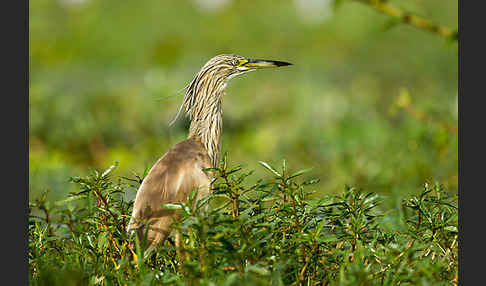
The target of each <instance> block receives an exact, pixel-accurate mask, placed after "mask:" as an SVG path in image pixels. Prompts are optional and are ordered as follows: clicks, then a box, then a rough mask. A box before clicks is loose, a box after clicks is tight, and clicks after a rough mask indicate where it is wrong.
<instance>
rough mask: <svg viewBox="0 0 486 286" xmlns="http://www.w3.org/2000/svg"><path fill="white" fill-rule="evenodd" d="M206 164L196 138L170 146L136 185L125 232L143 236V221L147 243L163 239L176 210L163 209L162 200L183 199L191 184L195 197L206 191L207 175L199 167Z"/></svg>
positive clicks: (172, 201) (208, 179) (199, 196)
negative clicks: (146, 227) (133, 232)
mask: <svg viewBox="0 0 486 286" xmlns="http://www.w3.org/2000/svg"><path fill="white" fill-rule="evenodd" d="M209 167H211V164H210V159H209V157H208V155H207V153H206V149H205V148H204V146H203V145H202V144H201V143H200V142H199V141H198V140H196V139H192V138H190V139H187V140H184V141H182V142H180V143H178V144H176V145H175V146H173V147H172V148H171V149H170V150H169V151H167V153H165V154H164V155H163V156H162V157H161V158H160V159H159V160H158V161H157V162H156V163H155V165H154V166H153V167H152V168H151V169H150V171H149V173H148V174H147V176H146V177H145V178H144V180H143V182H142V184H141V185H140V187H139V189H138V192H137V195H136V197H135V203H134V205H133V212H132V217H131V219H130V223H129V225H128V232H131V231H136V232H137V234H138V235H139V237H143V235H144V233H145V227H144V225H149V230H148V236H147V242H148V244H149V245H156V244H159V243H161V242H163V241H164V240H165V238H167V236H168V235H169V233H170V230H169V227H170V224H172V222H173V220H174V218H176V216H177V215H178V212H177V211H171V210H167V209H165V208H163V207H162V204H167V203H177V202H184V201H186V199H187V197H188V195H189V194H190V193H191V192H192V190H194V188H198V194H197V197H196V200H197V199H200V198H202V197H204V196H206V195H208V193H209V190H210V178H209V176H208V175H207V174H206V173H205V172H204V171H203V169H205V168H209Z"/></svg>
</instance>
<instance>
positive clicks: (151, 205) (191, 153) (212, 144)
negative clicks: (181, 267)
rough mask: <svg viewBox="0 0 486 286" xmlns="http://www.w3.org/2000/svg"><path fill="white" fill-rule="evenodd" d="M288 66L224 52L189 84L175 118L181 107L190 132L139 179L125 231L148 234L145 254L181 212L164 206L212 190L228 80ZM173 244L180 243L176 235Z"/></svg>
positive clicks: (158, 241)
mask: <svg viewBox="0 0 486 286" xmlns="http://www.w3.org/2000/svg"><path fill="white" fill-rule="evenodd" d="M288 65H291V63H288V62H283V61H274V60H261V59H249V58H245V57H242V56H238V55H234V54H222V55H218V56H215V57H213V58H212V59H210V60H209V61H208V62H207V63H206V64H205V65H204V66H203V67H202V68H201V70H200V71H199V72H198V73H197V74H196V76H195V77H194V79H193V80H192V81H191V82H190V84H189V85H188V86H187V90H186V92H185V95H184V99H183V101H182V104H181V105H180V107H179V110H178V112H177V114H176V117H175V118H174V121H175V120H176V119H177V118H178V116H179V114H180V113H181V111H182V110H184V111H185V113H186V115H188V116H189V118H190V120H191V123H190V127H189V135H188V136H187V139H186V140H184V141H182V142H180V143H178V144H176V145H174V146H173V147H172V148H171V149H169V150H168V151H167V152H166V153H165V154H164V155H163V156H162V157H161V158H160V159H159V160H158V161H157V162H156V163H155V164H154V165H153V166H152V168H151V169H150V170H149V172H148V173H147V175H146V176H145V178H144V179H143V180H142V183H141V185H140V187H139V189H138V190H137V194H136V196H135V202H134V204H133V210H132V215H131V218H130V222H129V224H128V227H127V231H128V234H129V235H130V234H132V233H135V234H136V235H137V236H138V237H139V239H141V238H143V237H144V235H146V246H147V251H148V252H150V251H151V250H154V249H155V248H156V247H158V246H160V245H161V244H162V243H163V242H164V241H165V239H166V238H167V237H168V236H169V235H170V234H171V232H172V231H171V225H172V223H173V222H174V220H176V219H178V217H179V216H180V212H178V210H169V209H167V208H165V207H164V206H163V205H164V204H175V203H180V202H186V201H187V198H188V196H189V194H190V193H191V192H192V191H193V190H194V189H195V188H197V194H196V197H195V201H198V200H200V199H202V198H204V197H206V196H207V195H209V193H210V190H211V180H212V176H213V175H212V174H211V173H208V172H205V171H204V170H205V169H207V168H216V167H217V165H218V163H219V157H220V152H221V132H222V123H223V122H222V114H223V110H222V108H221V102H222V98H223V97H224V95H225V93H226V86H227V83H228V81H229V80H230V79H232V78H233V77H235V76H237V75H241V74H244V73H247V72H250V71H255V70H259V69H263V68H271V67H281V66H288ZM175 245H176V247H177V248H179V247H180V245H181V238H180V235H179V234H178V233H176V234H175ZM147 251H146V253H147Z"/></svg>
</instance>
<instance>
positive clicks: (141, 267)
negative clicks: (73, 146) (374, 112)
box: [29, 158, 458, 285]
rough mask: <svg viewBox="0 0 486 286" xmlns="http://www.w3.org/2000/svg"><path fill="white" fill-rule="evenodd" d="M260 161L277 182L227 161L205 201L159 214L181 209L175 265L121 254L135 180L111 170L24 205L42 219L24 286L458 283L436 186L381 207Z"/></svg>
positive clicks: (448, 209)
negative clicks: (50, 199)
mask: <svg viewBox="0 0 486 286" xmlns="http://www.w3.org/2000/svg"><path fill="white" fill-rule="evenodd" d="M261 164H262V165H263V166H264V167H265V168H266V169H267V170H268V171H269V172H270V173H271V174H272V176H273V177H274V178H273V179H272V180H270V181H263V180H262V181H259V182H258V183H256V184H252V185H248V184H247V183H246V182H245V180H246V178H247V177H248V176H249V175H251V172H249V173H247V172H245V170H244V169H242V168H241V167H235V168H230V167H229V166H228V164H227V162H226V158H224V159H223V162H222V163H221V166H220V168H218V169H214V170H213V171H215V172H216V173H217V177H216V181H215V182H214V187H213V194H212V195H211V196H209V197H207V198H206V199H203V200H201V201H198V202H197V203H195V204H194V203H193V200H194V197H195V193H196V191H197V190H195V191H194V192H192V194H191V195H190V196H189V199H188V202H187V204H183V203H181V204H173V205H168V206H167V207H169V208H170V209H179V210H180V211H181V212H182V217H181V219H180V220H179V221H177V222H176V223H175V224H174V230H175V231H178V232H180V233H181V234H183V237H184V243H183V246H182V250H181V254H180V256H179V259H177V256H176V251H175V250H176V249H175V247H174V245H173V243H172V242H171V241H166V242H165V243H164V245H163V246H162V247H161V248H160V249H159V250H158V251H157V252H155V253H152V254H149V255H147V256H146V257H144V256H143V252H144V243H143V241H138V240H136V249H135V250H134V251H135V252H136V254H135V255H133V254H132V252H131V251H130V250H129V249H128V242H129V238H128V237H127V235H126V233H125V227H126V224H127V220H128V218H129V215H130V212H129V211H130V208H131V203H130V202H128V201H126V200H125V199H124V194H125V192H126V190H127V189H129V188H132V187H137V185H138V184H139V183H140V180H141V177H140V176H138V177H134V178H118V179H116V178H113V177H112V176H111V175H110V173H111V172H112V171H113V168H114V167H115V166H112V167H111V168H110V169H108V170H107V171H105V172H103V173H101V172H93V174H91V175H89V176H87V177H84V178H73V179H72V181H73V182H75V183H76V184H77V186H78V187H79V190H78V192H76V193H73V194H71V195H70V196H69V197H68V198H67V199H65V200H63V201H61V202H59V203H55V204H48V203H47V202H46V201H42V200H38V201H36V202H35V203H33V204H31V208H32V209H33V208H37V209H39V210H42V211H43V213H44V215H43V216H42V217H31V219H29V276H30V280H31V285H160V284H163V285H454V281H455V282H456V283H457V236H458V231H457V196H453V195H450V193H448V192H445V191H444V190H443V187H442V186H441V185H439V184H428V183H427V184H425V186H424V187H423V190H422V191H421V192H417V194H416V195H413V196H411V197H410V198H409V199H407V200H404V201H402V202H401V208H399V209H396V210H394V211H389V210H386V209H384V208H382V207H381V205H380V202H381V201H382V198H381V197H380V196H379V195H377V194H374V193H367V192H362V191H359V190H357V189H355V188H352V187H346V188H345V190H344V191H343V192H341V193H340V194H339V195H326V196H320V195H316V189H315V186H314V185H313V184H314V183H316V180H313V179H301V178H302V176H303V174H304V173H305V172H306V171H309V170H303V171H299V172H295V173H292V172H289V170H288V169H287V167H286V164H285V161H284V162H283V166H282V168H281V170H277V169H275V168H273V167H272V166H270V165H268V164H267V163H263V162H262V163H261ZM80 201H84V204H80V203H79V202H80ZM76 202H78V205H77V206H75V205H76ZM207 204H209V205H211V207H210V208H208V210H204V209H205V205H207ZM178 261H179V262H178Z"/></svg>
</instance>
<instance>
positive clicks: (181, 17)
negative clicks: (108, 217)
mask: <svg viewBox="0 0 486 286" xmlns="http://www.w3.org/2000/svg"><path fill="white" fill-rule="evenodd" d="M388 2H389V3H390V4H392V5H395V6H397V7H400V8H402V9H404V10H406V11H410V12H412V13H414V14H416V15H419V16H421V17H424V18H426V19H429V20H430V21H431V22H434V23H438V24H440V25H444V26H448V27H450V28H457V14H458V13H457V9H458V8H457V1H449V0H446V1H441V0H427V1H425V0H410V1H388ZM335 4H336V3H335V2H334V1H332V0H292V1H290V0H288V1H236V0H233V1H232V0H193V1H160V0H145V1H113V0H110V1H109V0H104V1H95V0H35V1H30V3H29V5H30V17H29V28H30V31H29V38H30V43H29V55H30V94H29V109H30V115H29V116H30V119H29V123H30V125H29V138H30V139H29V194H30V198H31V199H33V198H35V197H37V196H38V195H39V194H40V193H41V192H42V191H45V190H50V193H49V196H50V198H51V199H60V198H62V197H63V196H65V194H66V193H68V192H70V191H73V188H74V186H73V184H71V183H69V182H68V178H69V176H75V175H86V174H87V173H88V172H89V171H90V170H91V169H106V168H107V167H109V166H110V165H111V164H113V163H114V162H115V160H118V161H119V163H120V165H119V167H118V169H117V170H116V172H115V175H118V176H124V175H130V174H131V172H132V171H134V172H137V173H143V170H144V169H145V168H146V167H150V166H151V165H152V164H153V163H155V161H156V160H157V159H158V158H159V157H160V156H161V155H163V154H164V153H165V152H166V151H167V150H168V148H170V147H171V146H172V145H174V144H176V143H177V142H179V141H180V140H183V139H184V138H185V137H186V134H187V128H188V125H189V122H188V121H187V119H185V120H178V121H177V122H176V123H175V124H174V125H173V126H171V127H169V126H168V123H169V122H170V121H171V120H172V119H173V118H174V116H175V114H176V111H177V108H178V106H179V104H180V103H181V101H182V97H183V94H182V93H180V94H177V92H178V91H180V90H181V89H182V88H183V87H184V86H185V85H186V84H187V83H188V82H189V81H190V80H191V79H192V77H193V76H194V75H195V74H196V73H197V71H198V70H199V69H200V68H201V67H202V65H203V64H204V63H205V62H206V61H207V60H209V59H210V58H211V57H213V56H215V55H217V54H221V53H236V54H239V55H242V56H246V57H251V58H263V59H275V60H283V61H289V62H292V63H294V65H293V66H291V67H286V68H281V69H274V70H264V71H259V72H254V73H249V74H245V75H243V76H240V77H238V78H235V79H233V80H232V81H231V82H230V84H229V85H228V88H227V96H226V98H224V99H223V109H224V124H223V147H222V151H223V152H225V151H227V152H228V155H229V159H230V163H232V164H243V165H244V166H246V167H247V168H248V169H254V170H255V174H254V175H252V176H251V177H250V178H252V179H250V180H256V179H258V178H261V177H268V173H266V171H265V170H264V169H263V168H262V167H261V166H259V164H258V161H259V160H261V161H266V162H268V163H270V164H273V165H277V166H279V165H281V162H282V159H286V160H287V165H288V166H289V168H291V170H293V171H296V170H298V169H303V168H309V167H314V169H313V170H312V171H311V172H310V173H308V176H310V177H317V178H320V179H321V182H320V183H319V184H318V190H319V192H321V193H335V192H340V191H342V190H343V187H344V185H345V184H349V185H353V186H356V187H358V188H362V189H364V190H366V191H370V192H378V193H381V194H384V195H388V196H389V197H400V196H402V195H405V194H407V193H410V192H417V190H419V189H420V188H421V186H422V185H423V183H424V182H425V181H439V182H440V183H442V184H444V185H445V186H446V188H448V189H449V190H450V191H453V192H456V191H457V180H458V179H457V168H458V150H457V149H458V140H457V96H458V91H457V90H458V60H457V55H458V48H457V42H452V43H451V42H448V41H447V40H446V39H444V38H441V37H440V36H438V35H435V34H432V33H428V32H425V31H422V30H419V29H417V28H414V27H412V26H409V25H404V24H398V25H393V24H394V22H393V20H391V19H390V17H389V16H386V15H383V14H380V13H378V12H376V11H375V10H373V9H372V8H370V7H368V6H366V5H363V4H360V3H356V2H354V1H346V0H344V1H340V5H335ZM390 26H391V28H390ZM387 27H389V28H387ZM132 195H133V194H132Z"/></svg>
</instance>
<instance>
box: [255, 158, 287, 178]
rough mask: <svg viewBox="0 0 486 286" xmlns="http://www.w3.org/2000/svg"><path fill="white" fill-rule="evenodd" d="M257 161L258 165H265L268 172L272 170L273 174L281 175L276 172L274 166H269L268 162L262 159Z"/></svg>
mask: <svg viewBox="0 0 486 286" xmlns="http://www.w3.org/2000/svg"><path fill="white" fill-rule="evenodd" d="M258 163H260V165H262V166H263V167H265V168H266V169H267V170H269V171H270V172H272V173H273V174H275V175H276V176H277V177H280V178H281V177H282V175H280V173H279V172H277V170H275V168H273V167H272V166H270V165H269V164H267V163H265V162H263V161H258Z"/></svg>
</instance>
